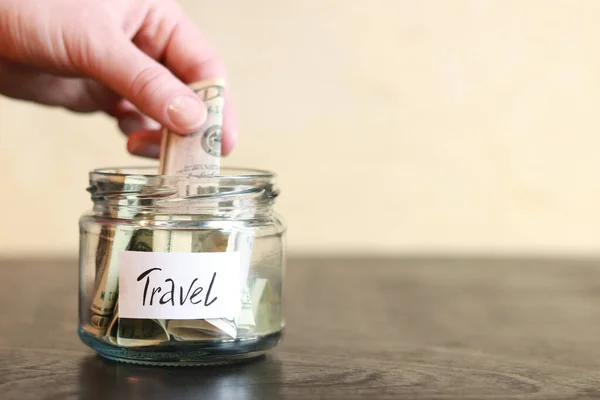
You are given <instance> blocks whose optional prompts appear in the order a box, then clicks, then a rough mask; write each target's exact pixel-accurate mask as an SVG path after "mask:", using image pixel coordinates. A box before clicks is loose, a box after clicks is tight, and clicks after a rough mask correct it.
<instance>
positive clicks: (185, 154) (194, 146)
mask: <svg viewBox="0 0 600 400" xmlns="http://www.w3.org/2000/svg"><path fill="white" fill-rule="evenodd" d="M190 87H191V88H192V90H194V92H195V93H196V94H197V95H198V97H200V99H201V100H202V101H203V102H204V104H205V106H206V110H207V117H206V121H205V122H204V124H203V125H202V126H201V127H200V129H198V131H197V132H195V133H192V134H190V135H185V136H183V135H178V134H177V133H175V132H171V131H169V130H168V129H164V130H163V141H162V145H161V153H160V168H159V170H160V173H161V174H162V175H166V174H177V175H180V174H183V175H198V176H207V175H208V176H210V175H218V174H219V172H220V166H221V134H222V129H223V105H224V103H225V79H223V78H214V79H208V80H204V81H201V82H197V83H194V84H192V85H190Z"/></svg>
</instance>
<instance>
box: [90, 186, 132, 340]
mask: <svg viewBox="0 0 600 400" xmlns="http://www.w3.org/2000/svg"><path fill="white" fill-rule="evenodd" d="M111 179H112V182H110V183H109V184H108V185H111V186H112V187H111V189H114V190H118V191H122V192H127V191H129V190H130V189H131V188H132V187H133V186H134V185H136V184H137V185H139V182H137V181H136V182H134V181H133V178H128V177H126V176H123V175H117V176H115V177H113V178H111ZM132 202H135V200H126V199H125V200H120V201H119V204H118V207H116V209H117V211H110V215H111V216H112V217H116V218H119V219H130V218H133V217H134V212H133V211H132V210H131V209H130V207H129V206H130V205H132V204H130V203H132ZM134 233H135V229H134V228H133V227H132V226H127V225H122V224H117V225H115V226H114V228H113V227H108V226H104V227H102V228H101V230H100V235H99V238H98V247H97V249H96V281H95V284H94V295H93V299H92V303H91V305H90V310H91V312H92V314H91V318H90V324H89V330H90V332H91V333H93V334H95V335H104V333H105V332H106V329H107V328H108V322H109V319H110V317H111V315H112V314H113V310H114V308H115V304H116V303H117V297H118V286H119V268H118V262H119V253H120V252H121V251H122V250H126V249H127V248H128V246H129V245H130V242H131V239H132V237H133V235H134Z"/></svg>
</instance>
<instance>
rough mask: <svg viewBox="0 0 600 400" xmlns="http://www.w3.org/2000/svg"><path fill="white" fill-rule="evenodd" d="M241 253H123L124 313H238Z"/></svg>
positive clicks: (121, 297) (121, 302)
mask: <svg viewBox="0 0 600 400" xmlns="http://www.w3.org/2000/svg"><path fill="white" fill-rule="evenodd" d="M240 260H241V258H240V253H238V252H222V253H158V252H143V251H122V252H121V253H120V254H119V300H118V301H119V317H121V318H148V319H208V318H231V319H233V318H236V317H238V316H239V315H240V312H241V290H240Z"/></svg>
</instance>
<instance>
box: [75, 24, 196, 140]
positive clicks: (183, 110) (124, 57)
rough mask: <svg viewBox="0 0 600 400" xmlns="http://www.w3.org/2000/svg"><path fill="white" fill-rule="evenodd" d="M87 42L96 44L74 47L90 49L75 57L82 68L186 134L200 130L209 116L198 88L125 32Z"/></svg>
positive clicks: (156, 118)
mask: <svg viewBox="0 0 600 400" xmlns="http://www.w3.org/2000/svg"><path fill="white" fill-rule="evenodd" d="M107 43H112V45H111V46H107V45H106V44H107ZM87 45H88V46H92V47H93V48H92V49H72V51H84V52H86V56H85V57H72V58H73V59H74V60H76V61H75V62H76V64H78V66H79V68H81V69H82V71H83V72H84V73H87V74H88V75H90V76H91V77H93V78H95V79H97V80H98V81H100V82H102V83H103V84H105V85H106V86H108V87H109V88H111V89H112V90H113V91H115V92H116V93H118V94H120V95H121V96H123V97H125V98H126V99H128V100H129V101H131V103H133V104H134V105H135V106H136V107H137V108H138V109H139V110H140V111H141V112H143V113H144V114H146V115H148V116H149V117H150V118H152V119H154V120H156V121H158V122H159V123H160V124H162V125H164V126H166V127H168V128H169V129H171V130H173V131H174V132H177V133H182V134H184V133H190V132H193V131H195V130H197V129H198V128H199V127H200V126H201V125H202V123H203V122H204V120H205V119H206V108H205V107H204V104H203V103H202V102H201V101H200V100H199V99H198V97H197V96H196V95H195V94H194V92H193V91H192V90H191V89H189V88H188V87H187V86H186V85H184V84H183V83H182V82H181V81H180V80H179V79H177V78H176V77H175V76H173V74H172V73H171V72H170V71H169V70H168V69H167V68H165V67H164V66H162V65H161V64H159V63H158V62H156V61H155V60H153V59H152V58H150V57H149V56H148V55H146V54H144V53H143V52H142V51H140V50H139V49H138V48H137V47H135V45H134V44H133V43H131V42H130V41H129V40H128V39H127V37H126V36H125V35H124V34H122V33H121V32H113V33H106V35H105V38H103V41H102V43H101V44H98V45H96V46H93V45H90V44H87Z"/></svg>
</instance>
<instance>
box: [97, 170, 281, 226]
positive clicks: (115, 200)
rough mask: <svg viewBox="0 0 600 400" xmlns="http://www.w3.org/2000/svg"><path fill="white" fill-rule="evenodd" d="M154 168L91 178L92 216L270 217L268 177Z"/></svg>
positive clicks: (272, 192)
mask: <svg viewBox="0 0 600 400" xmlns="http://www.w3.org/2000/svg"><path fill="white" fill-rule="evenodd" d="M155 170H156V169H154V168H115V169H100V170H94V171H92V172H91V173H90V187H89V188H88V191H89V192H90V193H91V195H92V201H93V202H94V212H95V213H97V214H100V215H104V216H107V217H113V218H119V219H133V218H139V216H140V215H144V214H162V215H169V216H178V215H207V216H212V217H221V218H236V219H240V218H256V217H258V216H264V215H268V214H270V213H271V212H272V207H273V203H274V201H275V198H276V197H277V196H278V194H279V190H278V189H277V187H276V186H275V175H274V174H272V173H270V172H268V171H260V170H242V169H232V168H225V169H223V170H222V174H221V175H219V176H214V177H199V176H183V175H153V174H152V173H153V172H154V171H155Z"/></svg>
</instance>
